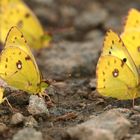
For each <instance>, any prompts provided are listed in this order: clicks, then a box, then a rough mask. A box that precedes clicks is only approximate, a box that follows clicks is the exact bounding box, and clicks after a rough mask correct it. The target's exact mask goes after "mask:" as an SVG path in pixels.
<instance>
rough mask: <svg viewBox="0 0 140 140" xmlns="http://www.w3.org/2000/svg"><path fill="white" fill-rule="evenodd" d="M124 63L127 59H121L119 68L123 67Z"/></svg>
mask: <svg viewBox="0 0 140 140" xmlns="http://www.w3.org/2000/svg"><path fill="white" fill-rule="evenodd" d="M126 61H127V59H126V58H123V59H122V64H121V67H123V66H124V64H125V63H126Z"/></svg>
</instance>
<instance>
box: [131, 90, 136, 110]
mask: <svg viewBox="0 0 140 140" xmlns="http://www.w3.org/2000/svg"><path fill="white" fill-rule="evenodd" d="M136 94H137V93H136V92H135V94H134V95H133V101H132V106H133V108H134V106H135V97H136Z"/></svg>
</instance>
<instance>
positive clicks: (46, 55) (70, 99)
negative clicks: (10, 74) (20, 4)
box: [0, 0, 140, 140]
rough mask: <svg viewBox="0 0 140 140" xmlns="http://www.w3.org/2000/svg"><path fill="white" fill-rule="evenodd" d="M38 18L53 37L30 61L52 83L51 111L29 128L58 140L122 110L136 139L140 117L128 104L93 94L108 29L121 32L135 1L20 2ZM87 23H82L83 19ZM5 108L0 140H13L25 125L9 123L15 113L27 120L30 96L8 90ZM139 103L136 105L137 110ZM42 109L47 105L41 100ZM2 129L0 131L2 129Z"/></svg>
mask: <svg viewBox="0 0 140 140" xmlns="http://www.w3.org/2000/svg"><path fill="white" fill-rule="evenodd" d="M25 2H26V3H27V4H28V5H29V7H30V8H31V9H32V10H33V11H34V12H35V14H36V15H37V16H38V17H39V19H40V21H41V23H42V24H43V26H44V29H45V30H46V31H49V32H50V33H51V34H52V35H53V41H52V44H51V45H50V46H51V47H50V48H46V49H43V50H41V51H40V52H39V54H38V53H36V52H35V56H36V59H37V62H38V65H39V68H40V70H41V71H42V73H43V75H44V77H46V78H47V79H49V80H52V81H53V80H54V81H55V82H53V84H54V86H53V87H51V88H49V89H48V93H49V95H50V97H51V99H52V101H53V105H48V109H49V112H50V115H42V114H40V115H33V117H34V119H35V120H36V121H37V122H38V124H37V126H35V127H34V126H33V127H34V128H35V129H36V130H38V131H40V132H41V133H42V134H43V139H44V140H45V139H46V140H62V139H68V138H65V135H66V133H65V131H66V129H67V128H69V127H71V126H76V125H77V124H80V123H82V122H85V121H86V120H88V119H89V117H90V116H91V115H97V116H98V115H99V114H101V113H103V112H104V111H106V110H110V109H112V108H127V109H129V110H130V111H131V114H130V115H129V117H127V119H128V120H129V121H130V122H131V123H132V127H131V128H130V131H129V134H128V135H126V136H124V138H123V140H128V139H130V137H131V135H134V134H140V119H139V118H140V116H139V118H135V119H134V118H133V119H132V118H131V116H132V115H134V114H138V113H136V112H135V111H134V110H133V109H132V101H118V100H116V99H112V98H104V97H101V96H99V95H98V94H97V92H96V91H95V70H96V64H97V60H98V57H99V55H100V51H101V47H102V44H103V37H104V35H105V32H106V31H107V30H108V29H110V28H111V29H113V30H114V31H116V32H117V33H121V32H122V31H123V24H124V19H125V16H126V15H127V13H128V11H129V9H131V8H137V9H140V1H139V0H135V1H132V0H125V1H123V0H108V1H104V0H57V1H55V0H53V1H51V0H40V1H39V0H30V1H28V0H25ZM85 17H86V18H85ZM6 93H7V94H10V96H8V97H9V98H8V100H9V102H10V103H11V105H12V106H13V108H14V112H13V111H11V110H10V108H9V106H8V105H7V103H3V104H1V105H0V122H1V123H3V124H5V125H6V126H5V127H6V128H5V127H4V126H1V125H0V140H12V139H13V136H14V135H15V134H16V133H17V132H18V130H21V129H23V128H24V127H25V125H24V123H23V122H22V123H20V124H16V125H13V124H11V117H12V115H13V114H15V112H19V113H21V114H22V115H23V116H25V117H28V116H30V113H29V112H28V110H27V107H28V104H29V95H28V94H26V93H24V92H22V91H15V90H11V89H7V91H6ZM139 101H140V100H139V99H137V101H136V102H135V104H136V105H139ZM46 103H47V99H46ZM1 127H2V128H1Z"/></svg>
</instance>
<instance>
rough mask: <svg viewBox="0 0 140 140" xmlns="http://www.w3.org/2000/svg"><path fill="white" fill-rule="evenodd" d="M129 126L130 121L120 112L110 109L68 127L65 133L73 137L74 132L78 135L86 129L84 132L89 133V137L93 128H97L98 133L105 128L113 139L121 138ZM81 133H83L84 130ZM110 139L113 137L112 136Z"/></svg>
mask: <svg viewBox="0 0 140 140" xmlns="http://www.w3.org/2000/svg"><path fill="white" fill-rule="evenodd" d="M130 127H131V123H130V122H129V121H128V120H127V119H126V118H125V117H124V116H123V115H122V114H121V113H119V112H118V111H114V110H110V111H107V112H105V113H103V114H101V115H99V116H93V117H91V119H90V120H88V121H87V122H84V123H82V124H80V125H78V126H76V127H73V128H70V129H68V130H67V133H68V135H69V136H71V137H72V138H73V136H75V135H76V134H75V133H77V135H78V134H80V131H81V130H88V133H87V132H86V133H85V134H86V135H87V134H89V138H90V136H92V135H94V133H95V132H94V130H96V129H97V130H98V131H99V132H98V134H100V132H102V130H105V132H106V133H110V134H111V135H114V137H115V139H122V138H123V137H124V136H125V135H126V134H127V133H128V131H129V128H130ZM87 128H88V129H87ZM81 132H82V131H81ZM81 134H82V135H84V131H83V132H82V133H81ZM107 136H108V135H107ZM79 137H80V136H79ZM99 138H100V137H99ZM108 139H109V138H108ZM110 139H113V136H112V137H111V138H110Z"/></svg>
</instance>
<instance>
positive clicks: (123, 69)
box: [96, 30, 140, 100]
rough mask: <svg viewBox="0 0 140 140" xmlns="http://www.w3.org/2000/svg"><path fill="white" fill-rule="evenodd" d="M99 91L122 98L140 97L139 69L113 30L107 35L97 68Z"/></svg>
mask: <svg viewBox="0 0 140 140" xmlns="http://www.w3.org/2000/svg"><path fill="white" fill-rule="evenodd" d="M96 77H97V91H98V92H99V93H100V94H101V95H103V96H107V97H114V98H117V99H121V100H127V99H134V98H137V97H140V86H139V83H140V78H139V73H138V69H137V67H136V65H135V63H134V61H133V59H132V57H131V56H130V54H129V52H128V50H127V48H126V47H125V45H124V43H123V41H122V40H121V38H120V37H119V36H118V35H117V34H116V33H114V32H113V31H111V30H110V31H108V32H107V34H106V37H105V41H104V46H103V51H102V54H101V56H100V58H99V61H98V64H97V68H96Z"/></svg>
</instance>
